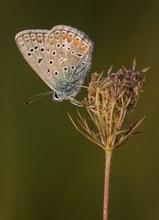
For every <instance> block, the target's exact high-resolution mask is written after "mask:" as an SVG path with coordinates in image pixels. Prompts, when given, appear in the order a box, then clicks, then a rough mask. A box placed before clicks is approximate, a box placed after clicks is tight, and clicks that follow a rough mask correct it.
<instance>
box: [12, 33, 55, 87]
mask: <svg viewBox="0 0 159 220" xmlns="http://www.w3.org/2000/svg"><path fill="white" fill-rule="evenodd" d="M48 32H49V31H48V30H27V31H22V32H19V33H18V34H17V35H16V37H15V40H16V43H17V45H18V48H19V50H20V51H21V53H22V55H23V56H24V58H25V59H26V61H27V62H28V63H29V65H30V66H31V67H32V68H33V69H34V71H35V72H36V73H37V74H38V75H39V76H40V78H41V79H42V80H43V81H44V82H45V83H46V84H47V85H48V86H49V87H50V88H51V89H53V88H52V85H51V83H50V78H49V77H50V75H49V74H48V72H49V70H48V63H47V59H46V40H47V36H48Z"/></svg>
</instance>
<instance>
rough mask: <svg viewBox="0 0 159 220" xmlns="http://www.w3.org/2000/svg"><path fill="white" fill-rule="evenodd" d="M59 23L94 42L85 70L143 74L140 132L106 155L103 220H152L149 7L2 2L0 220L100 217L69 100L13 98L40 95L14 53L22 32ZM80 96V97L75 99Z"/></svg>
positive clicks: (155, 110)
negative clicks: (107, 181) (108, 176)
mask: <svg viewBox="0 0 159 220" xmlns="http://www.w3.org/2000/svg"><path fill="white" fill-rule="evenodd" d="M57 24H68V25H71V26H74V27H77V28H79V29H80V30H83V31H84V32H86V33H87V34H88V35H89V36H90V38H91V39H92V40H93V41H94V44H95V47H94V53H93V65H92V69H91V72H94V71H98V72H101V71H103V70H107V69H108V68H109V67H110V66H111V65H112V64H113V65H114V70H117V68H119V65H120V64H121V63H122V64H124V65H125V66H126V67H128V68H129V67H131V66H132V60H133V58H134V57H136V59H137V68H138V69H139V70H140V69H142V68H144V67H147V66H150V67H151V70H150V71H149V72H148V73H146V74H145V75H146V85H145V88H144V91H145V92H144V94H143V95H141V98H140V100H139V102H138V105H137V107H136V109H135V112H134V114H133V117H132V120H137V119H139V118H140V117H141V116H142V115H146V119H145V121H144V123H143V124H142V126H141V129H144V130H146V135H144V136H142V137H138V138H137V137H136V138H133V139H130V140H129V141H128V142H127V143H126V144H125V145H123V146H122V147H121V148H120V149H119V150H117V151H116V152H114V155H113V161H112V168H111V194H110V199H111V201H110V218H109V220H115V219H122V220H128V219H129V220H150V219H151V220H158V219H159V159H158V158H159V143H158V142H159V141H158V138H159V131H158V129H159V125H158V123H159V2H158V1H157V0H156V1H155V0H151V1H150V0H145V1H137V0H134V1H127V0H121V1H83V0H81V1H72V0H70V1H54V0H52V1H51V0H45V1H40V0H38V1H37V0H35V1H31V0H28V1H20V0H14V1H9V0H6V1H3V2H1V12H0V27H1V32H0V33H1V35H0V42H1V44H0V64H1V71H0V76H1V77H0V101H1V104H0V106H1V107H0V115H1V121H0V137H1V139H0V140H1V141H0V142H1V144H0V219H1V220H63V219H68V220H90V219H91V220H102V206H103V205H102V203H103V179H104V152H103V151H102V150H101V149H100V148H99V147H97V146H95V145H94V144H92V143H90V142H89V141H88V140H86V139H85V138H84V137H83V136H81V135H80V134H79V133H77V132H76V131H75V129H74V128H73V126H72V124H71V122H70V120H69V119H68V116H67V112H69V113H70V114H71V115H72V116H73V117H76V107H74V106H72V105H71V104H70V103H69V102H63V103H60V104H58V103H53V102H52V101H51V100H50V99H49V98H48V97H47V98H45V99H42V100H40V101H38V102H37V103H35V104H33V105H30V106H27V107H24V106H23V105H22V102H21V100H20V99H21V97H23V96H25V95H34V94H36V93H39V92H44V91H48V88H47V86H46V85H45V84H44V83H43V82H42V81H41V80H40V78H38V76H37V75H36V74H35V73H34V71H33V70H32V69H31V68H30V67H29V66H28V64H27V63H26V62H25V60H24V59H23V58H22V56H21V54H20V52H19V51H18V49H17V47H16V45H15V42H14V36H15V34H16V33H17V32H19V31H21V30H23V29H33V28H34V29H43V28H44V29H50V28H52V27H53V26H55V25H57ZM79 99H80V96H79Z"/></svg>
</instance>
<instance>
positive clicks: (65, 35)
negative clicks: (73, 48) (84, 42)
mask: <svg viewBox="0 0 159 220" xmlns="http://www.w3.org/2000/svg"><path fill="white" fill-rule="evenodd" d="M61 37H62V39H63V40H64V39H65V38H66V37H67V33H66V32H62V33H61Z"/></svg>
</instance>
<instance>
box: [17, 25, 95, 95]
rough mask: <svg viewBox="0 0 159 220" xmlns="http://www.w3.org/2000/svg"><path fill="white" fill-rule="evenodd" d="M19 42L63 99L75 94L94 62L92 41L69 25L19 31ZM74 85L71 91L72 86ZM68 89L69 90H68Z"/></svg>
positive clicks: (31, 61)
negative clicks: (92, 58)
mask: <svg viewBox="0 0 159 220" xmlns="http://www.w3.org/2000/svg"><path fill="white" fill-rule="evenodd" d="M15 39H16V43H17V45H18V48H19V50H20V51H21V53H22V55H23V57H24V58H25V59H26V61H27V62H28V63H29V65H30V66H31V67H32V68H33V69H34V70H35V72H36V73H37V74H38V75H39V76H40V77H41V79H42V80H43V81H44V82H45V83H46V84H47V85H48V86H49V87H50V88H51V89H52V90H54V91H56V92H59V93H61V94H62V95H61V96H63V97H61V99H62V98H63V99H65V98H66V99H67V98H69V97H70V96H75V95H76V94H77V93H78V90H79V89H77V88H75V89H74V90H73V87H77V86H78V88H79V86H80V85H81V84H82V83H83V81H84V78H85V76H86V74H87V72H88V69H89V67H90V65H91V53H92V47H93V44H92V42H91V41H90V40H89V39H88V37H87V36H86V35H85V34H84V33H83V32H80V31H79V30H77V29H76V28H72V27H70V26H66V25H58V26H55V27H53V28H52V29H51V30H50V31H48V30H26V31H22V32H20V33H18V34H17V35H16V37H15ZM69 85H72V87H70V89H69V91H68V86H69ZM66 91H67V92H66Z"/></svg>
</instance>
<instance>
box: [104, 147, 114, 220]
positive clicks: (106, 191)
mask: <svg viewBox="0 0 159 220" xmlns="http://www.w3.org/2000/svg"><path fill="white" fill-rule="evenodd" d="M111 157H112V151H111V150H108V151H106V163H105V179H104V203H103V220H108V208H109V179H110V164H111Z"/></svg>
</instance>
